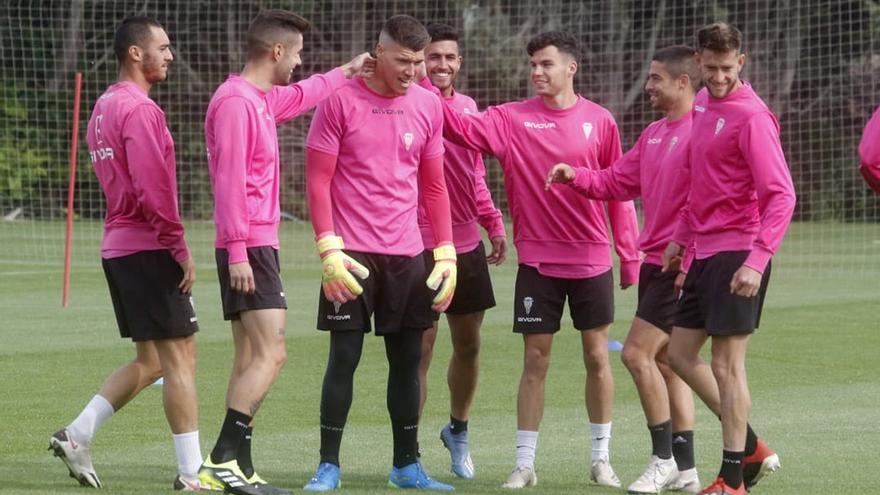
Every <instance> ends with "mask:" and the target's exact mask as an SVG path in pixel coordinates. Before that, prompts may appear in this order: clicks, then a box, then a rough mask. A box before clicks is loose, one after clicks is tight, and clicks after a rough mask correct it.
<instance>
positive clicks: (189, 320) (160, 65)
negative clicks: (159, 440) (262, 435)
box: [49, 17, 202, 491]
mask: <svg viewBox="0 0 880 495" xmlns="http://www.w3.org/2000/svg"><path fill="white" fill-rule="evenodd" d="M113 48H114V51H115V54H116V59H117V61H118V62H119V77H118V80H117V82H116V83H115V84H113V85H111V86H110V87H108V88H107V90H106V91H105V92H104V94H102V95H101V97H100V98H98V101H97V102H96V103H95V108H94V110H93V111H92V117H91V119H89V125H88V130H87V132H86V140H87V141H88V147H89V155H90V157H91V160H92V165H93V166H94V169H95V175H96V176H97V177H98V182H100V184H101V189H102V190H103V191H104V197H105V198H106V200H107V201H106V203H107V214H106V217H105V219H104V235H103V237H102V240H101V264H102V265H103V267H104V274H105V275H106V277H107V285H108V286H109V289H110V298H111V300H112V302H113V309H114V311H115V313H116V321H117V324H118V326H119V333H120V335H121V336H122V337H123V338H130V339H131V340H132V341H133V342H134V344H135V350H136V353H137V355H136V356H135V358H134V360H132V361H131V362H130V363H128V364H127V365H125V366H123V367H121V368H119V369H117V370H116V371H115V372H114V373H113V374H112V375H110V376H109V377H107V379H106V380H105V381H104V384H103V385H102V386H101V390H99V391H98V393H97V394H96V395H95V396H94V397H93V398H92V399H91V401H89V403H88V404H87V405H86V407H85V408H84V409H83V410H82V412H81V413H80V414H79V416H77V418H76V419H75V420H74V421H73V422H72V423H70V425H68V426H67V427H66V428H62V429H61V430H59V431H57V432H55V434H53V435H52V436H51V438H50V439H49V448H50V449H51V450H54V452H55V455H56V456H57V457H59V458H60V459H61V460H62V461H64V463H65V464H66V465H67V468H68V470H69V472H70V476H71V477H72V478H74V479H76V480H77V481H79V483H80V484H81V485H83V486H87V487H94V488H100V487H101V482H100V480H99V479H98V475H97V474H96V473H95V468H94V467H93V466H92V459H91V444H92V439H93V437H94V435H95V433H96V432H97V431H98V430H99V429H100V428H101V426H102V425H103V424H104V422H105V421H107V420H108V419H110V416H111V415H113V414H114V413H115V412H116V411H119V409H121V408H122V407H123V406H125V405H126V404H127V403H128V402H129V401H131V400H132V399H134V398H135V397H136V396H137V395H138V394H139V393H140V392H141V390H143V389H144V388H145V387H147V386H148V385H150V384H151V383H153V382H154V381H155V380H156V379H157V378H159V377H163V378H164V386H163V387H162V399H163V402H164V405H165V417H166V418H167V419H168V425H169V426H170V427H171V432H172V437H173V438H174V450H175V452H176V454H177V466H178V468H177V469H178V475H177V477H176V478H175V479H174V483H173V487H174V489H176V490H188V491H198V490H199V489H201V488H202V487H201V486H200V485H199V482H198V478H197V473H198V469H199V465H200V464H201V462H202V454H201V450H200V447H199V430H198V428H199V418H198V401H197V399H196V383H195V381H196V377H195V371H196V350H195V338H194V335H193V334H195V333H196V332H197V331H198V323H197V320H196V315H195V310H194V309H193V305H192V296H191V293H190V290H191V289H192V286H193V283H194V282H195V275H196V267H195V262H194V261H193V258H192V256H191V254H190V251H189V248H188V247H187V244H186V240H185V239H184V232H183V224H181V222H180V214H179V212H178V209H177V176H176V172H177V168H176V162H175V158H174V141H173V140H172V138H171V133H170V132H169V131H168V126H167V124H166V122H165V114H164V113H163V112H162V109H161V108H159V105H157V104H156V102H154V101H153V100H152V99H150V96H149V92H150V90H151V89H152V88H153V86H155V85H156V84H159V83H160V82H162V81H164V80H165V79H166V78H167V77H168V67H169V65H170V64H171V62H172V61H173V60H174V56H173V55H172V53H171V42H170V41H169V39H168V34H167V33H166V32H165V30H164V29H163V28H162V25H161V24H159V23H158V22H157V21H156V20H154V19H151V18H149V17H130V18H127V19H125V20H124V21H122V24H121V25H120V26H119V28H118V29H117V31H116V35H115V38H114V47H113Z"/></svg>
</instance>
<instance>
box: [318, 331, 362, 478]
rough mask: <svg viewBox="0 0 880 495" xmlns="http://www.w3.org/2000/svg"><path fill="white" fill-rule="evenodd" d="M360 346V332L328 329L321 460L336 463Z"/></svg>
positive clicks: (322, 406)
mask: <svg viewBox="0 0 880 495" xmlns="http://www.w3.org/2000/svg"><path fill="white" fill-rule="evenodd" d="M363 346H364V333H363V332H361V331H352V332H330V353H329V357H328V358H327V371H326V372H325V373H324V385H323V387H322V388H321V450H320V454H321V462H329V463H331V464H335V465H337V466H338V465H339V450H340V448H341V446H342V433H343V430H344V429H345V422H346V419H347V418H348V411H349V409H351V400H352V396H353V392H354V372H355V370H356V369H357V366H358V362H360V359H361V352H362V350H363Z"/></svg>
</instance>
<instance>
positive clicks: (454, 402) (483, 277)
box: [419, 24, 507, 478]
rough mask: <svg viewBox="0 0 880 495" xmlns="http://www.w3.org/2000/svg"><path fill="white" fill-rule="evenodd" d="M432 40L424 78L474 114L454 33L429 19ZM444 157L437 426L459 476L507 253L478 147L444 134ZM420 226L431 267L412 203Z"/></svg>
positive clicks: (427, 358) (426, 356)
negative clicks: (445, 232)
mask: <svg viewBox="0 0 880 495" xmlns="http://www.w3.org/2000/svg"><path fill="white" fill-rule="evenodd" d="M428 34H430V35H431V44H430V45H428V48H427V49H426V50H425V64H426V69H427V73H428V77H430V78H431V83H432V84H434V86H436V87H437V88H438V89H439V90H440V92H441V94H442V95H443V98H444V99H445V100H446V101H448V102H449V104H450V105H452V106H453V108H455V109H456V110H457V111H459V112H463V113H477V104H476V103H474V100H472V99H471V98H469V97H467V96H465V95H463V94H462V93H460V92H458V91H457V90H456V89H455V81H456V77H457V76H458V72H459V69H460V68H461V55H459V51H458V33H457V32H456V31H455V29H454V28H453V27H452V26H448V25H446V24H429V25H428ZM443 147H444V148H445V153H444V157H443V164H444V175H445V178H446V187H447V189H448V190H449V201H450V204H451V206H452V211H451V214H452V237H453V242H454V243H455V251H456V253H457V255H458V281H457V283H456V286H455V298H454V299H453V300H452V303H451V304H450V305H449V307H448V308H446V321H447V323H448V324H449V333H450V337H451V339H452V357H451V358H450V360H449V368H448V371H447V374H446V377H447V379H446V380H447V384H448V386H449V402H450V404H449V406H450V407H449V409H450V410H449V423H448V424H447V425H446V426H444V427H443V429H442V430H441V431H440V439H441V440H442V442H443V445H445V446H446V448H447V449H448V450H449V453H450V456H451V467H452V472H453V473H454V474H455V475H456V476H458V477H460V478H473V477H474V464H473V461H472V460H471V456H470V448H469V445H468V417H469V416H470V408H471V403H473V400H474V392H475V391H476V388H477V380H478V377H479V353H480V326H481V325H482V323H483V314H484V312H485V310H487V309H489V308H492V307H494V306H495V294H494V291H493V290H492V280H491V279H490V278H489V264H495V265H500V264H501V263H502V262H503V261H504V259H505V258H506V256H507V235H506V233H505V232H504V221H503V220H502V218H501V212H500V211H499V210H498V209H497V208H495V204H494V203H493V202H492V196H491V194H489V188H488V187H487V186H486V168H485V166H484V164H483V157H482V155H480V153H479V152H476V151H472V150H469V149H466V148H463V147H461V146H458V145H456V144H453V143H450V142H448V141H444V143H443ZM481 225H482V227H483V228H484V229H485V230H486V233H487V235H488V237H489V241H490V242H491V243H492V252H491V253H490V254H489V255H488V256H486V249H485V247H484V246H483V242H482V240H481V239H480V230H479V228H480V226H481ZM419 227H420V228H421V231H422V241H424V244H425V263H427V264H428V266H429V267H432V266H433V263H434V261H433V258H432V253H431V250H432V249H433V248H434V247H435V245H436V244H435V243H434V235H433V232H432V231H431V228H430V221H429V218H428V212H427V210H426V209H425V208H424V207H421V208H419ZM439 318H440V314H439V313H434V325H433V326H432V327H431V328H429V329H427V330H426V331H425V333H424V334H423V336H422V361H421V365H420V366H419V382H420V385H421V402H420V406H419V416H420V417H421V415H422V410H423V409H424V406H425V400H426V398H427V393H428V383H427V377H428V367H429V366H430V365H431V358H432V356H433V352H434V342H435V340H436V339H437V322H438V320H439Z"/></svg>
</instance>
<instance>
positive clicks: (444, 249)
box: [434, 244, 456, 261]
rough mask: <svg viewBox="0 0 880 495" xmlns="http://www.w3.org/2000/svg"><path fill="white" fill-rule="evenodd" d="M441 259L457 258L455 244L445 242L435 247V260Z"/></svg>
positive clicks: (453, 259)
mask: <svg viewBox="0 0 880 495" xmlns="http://www.w3.org/2000/svg"><path fill="white" fill-rule="evenodd" d="M440 260H452V261H455V260H456V256H455V246H453V245H452V244H444V245H442V246H437V247H435V248H434V261H440Z"/></svg>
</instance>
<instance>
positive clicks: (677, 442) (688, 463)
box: [672, 430, 695, 471]
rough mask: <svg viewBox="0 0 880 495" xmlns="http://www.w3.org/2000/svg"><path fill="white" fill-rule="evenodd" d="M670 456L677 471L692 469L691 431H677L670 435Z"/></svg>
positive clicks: (692, 443) (692, 447)
mask: <svg viewBox="0 0 880 495" xmlns="http://www.w3.org/2000/svg"><path fill="white" fill-rule="evenodd" d="M672 456H673V457H675V464H676V465H678V470H679V471H687V470H688V469H693V468H694V466H695V463H694V432H693V431H692V430H687V431H677V432H675V433H673V434H672Z"/></svg>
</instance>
